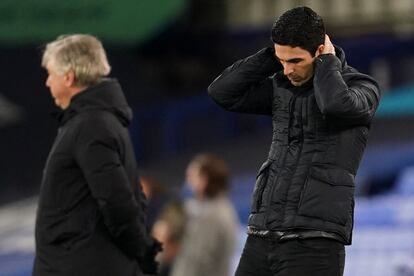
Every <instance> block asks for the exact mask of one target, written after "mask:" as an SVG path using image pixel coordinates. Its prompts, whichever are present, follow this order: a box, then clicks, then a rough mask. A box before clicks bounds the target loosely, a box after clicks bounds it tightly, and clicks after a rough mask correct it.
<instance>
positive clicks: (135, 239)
mask: <svg viewBox="0 0 414 276" xmlns="http://www.w3.org/2000/svg"><path fill="white" fill-rule="evenodd" d="M95 121H97V120H93V122H92V120H91V121H89V122H88V123H87V124H85V125H84V126H83V127H82V128H81V130H80V133H79V136H78V139H77V149H76V150H75V158H76V160H77V163H78V164H79V166H80V168H81V170H82V172H83V174H84V177H85V179H86V182H87V184H88V186H89V189H90V191H91V194H92V197H93V198H95V199H96V201H97V203H98V206H99V210H100V212H101V214H102V216H103V220H104V223H105V225H106V227H107V229H108V230H109V233H110V234H111V236H112V238H113V240H114V242H115V243H116V244H117V246H118V247H119V248H120V249H121V250H122V251H124V252H125V253H126V254H127V255H129V256H130V257H132V258H140V257H142V256H143V254H145V250H146V249H147V248H148V247H150V246H151V239H150V237H149V234H148V232H147V229H146V227H145V223H144V222H145V215H144V210H143V208H142V204H139V202H137V200H136V198H135V195H134V191H133V188H132V187H133V186H132V185H135V183H130V179H129V178H128V175H127V173H126V171H125V168H124V166H123V163H122V161H121V155H120V149H121V148H122V145H121V143H122V140H121V139H119V138H117V137H116V134H115V133H112V131H111V130H109V128H108V126H105V124H104V123H103V122H100V121H99V120H98V121H97V122H95ZM136 185H138V184H137V183H136Z"/></svg>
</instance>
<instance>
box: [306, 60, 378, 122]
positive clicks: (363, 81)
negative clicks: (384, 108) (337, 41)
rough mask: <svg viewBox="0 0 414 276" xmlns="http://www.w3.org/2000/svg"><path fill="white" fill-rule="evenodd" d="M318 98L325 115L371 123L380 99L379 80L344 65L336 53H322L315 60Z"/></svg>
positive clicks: (316, 93) (315, 83)
mask: <svg viewBox="0 0 414 276" xmlns="http://www.w3.org/2000/svg"><path fill="white" fill-rule="evenodd" d="M314 88H315V98H316V102H317V104H318V106H319V109H320V110H321V112H322V113H323V114H324V115H327V116H332V117H335V118H339V119H340V120H341V122H342V123H346V124H351V125H361V124H362V125H368V124H369V123H370V122H371V119H372V118H373V116H374V114H375V111H376V109H377V107H378V104H379V100H380V90H379V87H378V84H377V82H376V81H375V80H374V79H373V78H371V77H370V76H368V75H365V74H362V73H359V72H358V71H356V70H355V69H353V68H352V67H348V66H346V67H345V68H344V69H343V67H342V63H341V61H340V60H339V59H338V58H337V57H336V56H334V55H330V54H327V55H321V56H319V57H318V58H317V59H316V61H315V78H314Z"/></svg>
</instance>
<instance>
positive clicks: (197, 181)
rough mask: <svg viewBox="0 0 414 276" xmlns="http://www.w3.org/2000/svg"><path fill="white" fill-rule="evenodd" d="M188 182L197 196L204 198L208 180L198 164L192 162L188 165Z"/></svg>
mask: <svg viewBox="0 0 414 276" xmlns="http://www.w3.org/2000/svg"><path fill="white" fill-rule="evenodd" d="M186 177H187V183H188V184H189V186H190V188H191V190H192V191H193V193H194V195H195V196H196V197H197V198H203V194H204V190H205V188H206V185H207V180H206V178H205V176H204V175H203V174H201V172H200V167H199V165H197V164H194V163H190V165H189V166H188V167H187V175H186Z"/></svg>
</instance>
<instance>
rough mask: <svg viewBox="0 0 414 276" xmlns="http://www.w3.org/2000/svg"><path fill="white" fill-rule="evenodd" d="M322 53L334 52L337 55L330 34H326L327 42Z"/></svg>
mask: <svg viewBox="0 0 414 276" xmlns="http://www.w3.org/2000/svg"><path fill="white" fill-rule="evenodd" d="M320 54H321V55H326V54H332V55H335V47H334V46H333V44H332V42H331V40H330V38H329V36H328V35H327V34H325V42H324V44H323V48H322V51H321V53H320Z"/></svg>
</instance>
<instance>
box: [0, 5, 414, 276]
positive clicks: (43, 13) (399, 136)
mask: <svg viewBox="0 0 414 276" xmlns="http://www.w3.org/2000/svg"><path fill="white" fill-rule="evenodd" d="M299 5H308V6H310V7H311V8H313V9H314V10H315V11H317V12H318V13H319V14H320V15H321V16H322V17H323V18H324V19H325V24H326V27H327V31H328V33H329V35H330V37H331V39H332V41H333V42H334V43H335V44H337V45H339V46H341V47H342V48H343V49H344V50H345V52H346V55H347V61H348V63H349V64H350V65H351V66H353V67H355V68H357V69H358V70H360V71H362V72H364V73H368V74H370V75H372V76H374V77H375V78H376V79H377V80H378V81H379V83H380V85H381V87H382V90H383V98H382V102H381V106H380V109H379V110H378V113H377V117H376V119H375V121H374V123H373V126H372V130H371V135H370V140H369V145H368V148H367V151H366V154H365V156H364V159H363V162H362V165H361V168H360V171H359V175H358V177H357V182H358V183H357V194H358V196H359V199H358V201H357V211H356V226H355V229H356V234H355V239H354V240H355V245H353V246H352V247H351V248H350V249H349V251H348V257H347V258H348V260H349V262H347V268H346V269H347V270H346V273H347V274H346V275H363V276H366V275H409V274H402V273H409V272H407V271H409V269H410V268H409V266H410V265H411V264H413V263H414V235H413V234H412V232H414V231H413V230H414V229H413V226H414V203H412V202H414V200H413V199H414V169H413V168H414V167H413V166H414V139H413V138H414V125H413V123H412V119H413V115H414V50H413V49H414V36H413V34H414V17H413V16H412V14H413V13H414V1H412V0H364V1H358V0H307V1H306V0H140V1H134V0H118V1H111V0H100V1H97V0H83V1H81V0H73V1H59V2H57V1H53V0H38V1H33V0H27V1H17V2H16V1H11V0H2V1H1V2H0V65H1V69H0V70H1V74H0V84H1V86H0V133H1V135H0V147H1V151H0V152H1V156H2V158H0V206H3V208H4V209H2V210H3V211H0V216H1V214H4V217H3V219H2V220H0V253H1V252H3V251H4V252H6V253H7V254H6V253H4V256H7V258H11V257H10V256H12V255H10V254H18V253H16V252H15V251H13V250H11V251H10V250H8V248H9V245H8V243H7V242H10V236H7V235H6V234H4V233H9V235H10V233H14V234H16V233H17V234H18V235H17V234H16V235H17V236H16V239H17V240H19V241H22V240H24V241H27V243H28V245H27V247H28V248H29V249H28V251H29V252H32V251H30V248H31V246H32V243H33V242H32V241H31V240H32V239H31V238H30V239H29V238H27V234H28V233H29V235H30V233H31V232H30V231H31V230H30V229H31V227H32V226H31V225H32V224H30V222H32V220H33V213H30V212H33V206H35V202H36V200H35V196H36V195H37V193H38V190H39V185H40V179H41V175H42V169H43V165H44V162H45V160H46V156H47V153H48V151H49V149H50V146H51V143H52V141H53V139H54V136H55V134H56V128H57V124H56V122H55V121H54V120H53V118H52V117H51V116H49V113H50V112H51V111H53V110H54V107H53V102H52V100H51V97H50V96H49V92H48V90H47V89H46V87H45V85H44V83H45V80H46V72H45V71H44V70H43V69H41V67H40V59H41V54H42V45H44V44H45V43H46V42H48V41H50V40H53V39H54V38H55V37H56V36H58V35H60V34H64V33H78V32H82V33H90V34H94V35H97V36H98V37H99V38H101V39H102V40H103V42H104V46H105V48H106V49H107V52H108V57H109V60H110V63H111V65H112V68H113V71H112V73H111V76H113V77H116V78H118V79H119V80H120V82H121V85H122V86H123V88H124V90H125V93H126V95H127V98H128V100H129V103H130V105H131V106H132V107H133V110H134V115H135V116H134V121H133V124H132V126H131V128H130V131H131V135H132V137H133V140H134V144H135V148H136V154H137V158H138V161H139V166H140V170H141V171H142V173H144V174H147V175H151V176H153V177H155V178H157V179H158V180H159V181H160V183H161V184H162V185H164V186H166V187H168V188H169V189H173V190H176V191H180V189H181V187H182V184H183V182H184V171H185V167H186V165H187V162H188V161H189V160H190V158H191V157H192V156H193V155H194V154H195V153H197V152H200V151H213V152H215V153H218V154H220V155H223V156H224V157H225V159H226V160H227V161H228V162H229V164H230V166H231V169H232V174H233V190H232V198H233V199H234V203H235V205H236V206H237V208H238V211H239V215H240V218H241V221H242V222H243V223H245V222H246V219H247V213H248V208H249V206H248V202H249V196H250V192H251V190H252V189H253V184H254V182H253V181H254V175H255V172H256V170H257V168H258V166H259V165H260V163H261V162H262V161H263V160H264V159H265V158H266V155H267V150H268V147H269V145H270V139H271V123H270V120H269V118H266V117H260V116H259V117H257V116H249V115H240V114H231V113H228V112H225V111H223V110H221V109H220V108H218V107H216V106H215V104H214V103H213V102H212V101H211V100H210V99H209V98H208V97H207V96H206V88H207V86H208V85H209V83H210V82H211V81H212V80H213V79H214V78H215V77H216V76H217V75H218V74H219V73H220V72H221V71H222V70H223V69H224V68H225V67H226V66H228V65H230V64H231V63H233V62H234V61H236V60H237V59H240V58H243V57H245V56H248V55H251V54H253V53H255V52H256V51H258V50H259V49H261V48H263V47H266V46H271V45H272V44H271V42H270V28H271V25H272V24H273V22H274V21H275V19H276V18H277V16H278V15H280V14H281V13H283V12H284V11H285V10H287V9H290V8H293V7H295V6H299ZM33 197H34V198H33ZM21 200H26V201H21ZM14 202H18V203H14ZM22 202H23V203H22ZM9 206H14V207H13V208H12V209H7V208H9ZM28 206H29V207H28ZM30 206H32V207H30ZM9 210H12V211H10V212H11V213H10V212H9ZM16 212H17V213H16ZM16 214H20V216H21V217H22V218H24V219H22V220H20V222H19V221H17V222H16V221H15V218H16V216H19V215H16ZM23 214H26V215H23ZM22 221H23V222H24V223H23V222H22ZM19 223H23V230H21V231H20V232H19V231H16V229H17V228H16V227H18V226H19V225H21V224H19ZM1 226H2V227H3V228H1ZM24 227H26V228H24ZM1 229H3V230H4V231H3V232H1ZM19 229H21V228H19ZM398 231H399V232H398ZM2 233H3V235H2ZM19 233H22V234H21V235H20V234H19ZM396 233H397V234H396ZM25 237H26V238H25ZM375 237H379V238H377V239H376V238H375ZM2 242H3V243H2ZM381 242H382V243H381ZM23 247H25V246H23ZM27 247H26V248H27ZM6 249H7V250H6ZM10 252H14V253H10ZM30 256H31V255H30V254H29V255H24V257H22V258H23V259H19V258H14V259H12V260H14V261H15V262H18V261H19V260H20V261H22V262H23V263H24V262H25V261H29V262H30V260H31V259H30V258H31V257H30ZM7 258H6V257H4V258H3V259H1V255H0V264H2V261H1V260H6V261H4V263H12V262H11V261H10V260H11V259H7ZM24 258H26V259H24ZM370 258H371V259H370ZM373 264H375V265H373ZM2 267H3V268H4V267H5V266H4V265H0V275H29V274H24V273H25V272H21V271H20V272H16V273H23V274H13V273H15V272H13V271H14V270H13V268H10V270H7V271H8V272H3V273H5V274H2ZM13 267H15V266H13ZM407 267H408V268H407ZM29 270H30V268H28V270H27V271H29ZM27 271H26V273H27ZM381 273H382V274H381ZM384 273H385V274H384Z"/></svg>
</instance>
